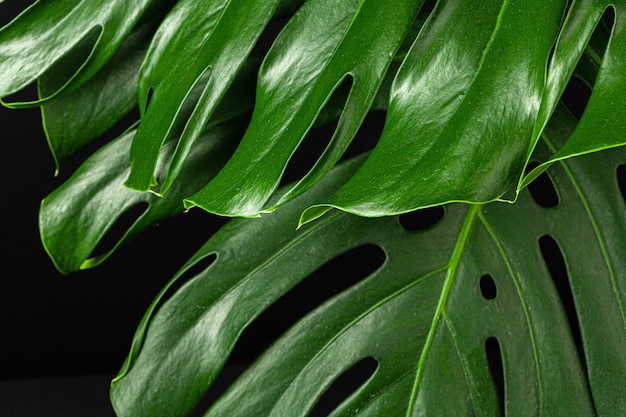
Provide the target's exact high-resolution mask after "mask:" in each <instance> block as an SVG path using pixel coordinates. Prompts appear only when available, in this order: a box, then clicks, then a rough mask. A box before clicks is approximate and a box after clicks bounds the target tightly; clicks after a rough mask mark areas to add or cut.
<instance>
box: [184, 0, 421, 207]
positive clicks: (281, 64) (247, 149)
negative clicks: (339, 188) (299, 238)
mask: <svg viewBox="0 0 626 417" xmlns="http://www.w3.org/2000/svg"><path fill="white" fill-rule="evenodd" d="M421 3H422V1H421V0H420V1H418V0H402V1H396V2H388V1H386V0H384V1H383V0H369V1H359V0H350V1H337V0H312V1H308V2H306V3H305V4H304V5H303V7H302V8H301V9H299V10H298V12H297V13H296V14H295V15H294V16H293V17H292V18H291V19H290V21H289V22H288V24H287V25H286V26H285V28H284V29H283V31H282V33H281V34H280V36H279V38H278V39H277V41H276V43H275V44H274V45H273V47H272V49H271V50H270V52H269V53H268V54H267V56H266V58H265V61H264V63H263V65H262V67H261V70H260V73H259V84H258V87H257V100H256V104H255V112H254V114H253V117H252V121H251V123H250V126H249V128H248V130H247V131H246V135H245V136H244V137H243V139H242V142H241V145H240V146H239V148H238V149H237V151H236V152H235V154H234V155H233V158H232V159H231V160H230V161H229V163H228V164H227V165H226V166H225V167H224V169H223V170H222V171H221V172H220V173H219V174H218V175H217V176H216V178H215V179H214V180H213V181H212V182H211V183H209V184H208V185H207V186H206V187H205V188H204V189H203V190H201V191H200V192H199V193H198V194H196V195H194V196H193V197H191V198H190V199H189V200H188V202H187V203H186V205H187V206H188V207H193V206H200V207H202V208H203V209H205V210H207V211H209V212H213V213H216V214H220V215H228V216H233V215H241V216H248V217H253V216H257V215H258V214H259V212H260V211H263V210H270V211H271V210H272V209H273V208H271V207H268V200H269V199H270V197H271V195H272V193H273V192H274V191H275V190H276V188H277V187H278V184H279V182H280V179H281V176H282V173H283V171H284V170H285V167H286V166H287V163H288V162H289V158H290V157H291V155H292V154H293V153H294V151H295V150H296V148H297V147H298V145H299V144H300V142H301V141H302V139H303V138H304V136H305V135H306V133H307V132H308V130H309V129H310V128H311V126H312V125H313V124H314V122H315V119H316V117H317V115H318V114H319V113H320V111H321V110H322V108H323V107H324V104H325V103H326V102H327V100H328V99H329V98H330V96H331V94H332V93H333V91H334V90H335V89H336V88H337V87H338V86H339V85H340V84H341V83H342V82H345V80H346V79H348V80H351V90H350V95H349V96H348V99H347V102H346V105H345V109H344V111H343V114H342V116H341V118H340V120H339V124H338V127H337V130H336V132H335V135H334V137H333V138H332V139H331V142H330V144H329V146H328V148H327V149H326V151H325V153H324V155H323V156H322V157H321V158H320V161H319V162H318V165H317V166H316V167H315V168H313V171H312V172H311V173H310V178H306V179H305V180H303V182H302V183H301V184H300V185H296V190H293V191H292V194H293V195H297V194H298V193H300V192H302V191H303V190H305V189H307V188H309V187H310V186H311V185H312V184H314V183H315V182H316V181H317V180H319V178H321V177H322V176H323V175H324V174H325V173H326V172H328V170H329V169H330V168H332V166H333V165H334V164H335V163H336V162H337V161H338V160H339V158H340V157H341V155H342V154H343V152H344V151H345V149H346V148H347V147H348V145H349V144H350V141H351V140H352V138H353V137H354V135H355V134H356V132H357V130H358V128H359V126H360V125H361V123H362V121H363V119H364V118H365V116H366V114H367V112H368V110H369V108H370V107H371V104H372V102H373V100H374V97H375V95H376V92H377V91H378V88H379V87H380V84H381V83H382V80H383V78H384V75H385V72H386V70H387V68H388V67H389V65H390V64H391V61H392V59H393V57H394V55H395V52H396V51H397V50H398V48H399V47H400V45H401V43H402V41H403V39H404V38H405V36H406V34H407V32H408V30H409V28H410V26H411V23H412V22H413V20H414V19H415V16H416V15H417V12H418V10H419V7H420V6H421ZM363 45H367V48H363ZM259 144H261V146H260V145H259ZM289 198H290V197H285V198H284V199H283V200H288V199H289ZM281 203H282V202H281Z"/></svg>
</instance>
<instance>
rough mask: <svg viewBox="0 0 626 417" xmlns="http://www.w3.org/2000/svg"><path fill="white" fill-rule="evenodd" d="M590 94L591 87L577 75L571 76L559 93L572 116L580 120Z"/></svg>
mask: <svg viewBox="0 0 626 417" xmlns="http://www.w3.org/2000/svg"><path fill="white" fill-rule="evenodd" d="M590 96H591V87H590V86H589V85H588V84H587V83H586V82H584V81H583V80H582V79H580V78H579V77H577V76H573V77H571V78H570V80H569V82H568V83H567V86H566V87H565V90H564V91H563V94H562V95H561V101H562V102H563V105H564V106H565V108H566V109H567V110H568V111H569V112H570V113H571V114H572V116H574V117H575V118H576V119H577V120H580V118H581V117H582V116H583V113H584V112H585V108H586V107H587V103H588V102H589V97H590Z"/></svg>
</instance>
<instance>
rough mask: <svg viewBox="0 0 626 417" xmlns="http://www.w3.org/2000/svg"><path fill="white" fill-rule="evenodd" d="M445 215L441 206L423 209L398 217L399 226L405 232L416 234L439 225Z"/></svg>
mask: <svg viewBox="0 0 626 417" xmlns="http://www.w3.org/2000/svg"><path fill="white" fill-rule="evenodd" d="M445 214H446V211H445V209H444V208H443V206H435V207H428V208H423V209H420V210H416V211H413V212H411V213H406V214H401V215H400V216H398V222H399V223H400V226H402V228H403V229H404V230H406V231H407V232H417V231H420V230H424V229H427V228H429V227H432V226H434V225H435V224H437V223H439V221H441V219H443V216H444V215H445Z"/></svg>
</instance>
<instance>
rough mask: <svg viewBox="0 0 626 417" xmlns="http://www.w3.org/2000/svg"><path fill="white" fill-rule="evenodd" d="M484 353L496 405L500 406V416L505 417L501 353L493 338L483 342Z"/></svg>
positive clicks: (496, 340)
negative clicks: (496, 398) (495, 395)
mask: <svg viewBox="0 0 626 417" xmlns="http://www.w3.org/2000/svg"><path fill="white" fill-rule="evenodd" d="M485 353H486V354H487V365H488V366H489V372H490V373H491V378H492V379H493V383H494V385H495V387H496V392H497V394H498V404H499V406H500V415H501V416H504V415H505V408H506V407H505V404H506V401H505V400H506V399H505V389H504V382H505V381H504V366H503V363H502V351H501V350H500V343H499V342H498V339H496V338H495V337H490V338H488V339H487V341H486V342H485Z"/></svg>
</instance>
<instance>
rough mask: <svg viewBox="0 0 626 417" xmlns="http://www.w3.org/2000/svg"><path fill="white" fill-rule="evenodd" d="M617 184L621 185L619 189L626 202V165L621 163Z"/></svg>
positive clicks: (618, 168) (618, 169)
mask: <svg viewBox="0 0 626 417" xmlns="http://www.w3.org/2000/svg"><path fill="white" fill-rule="evenodd" d="M616 174H617V185H618V186H619V191H620V193H621V194H622V198H623V199H624V202H625V203H626V165H623V164H622V165H620V166H618V167H617V173H616Z"/></svg>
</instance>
